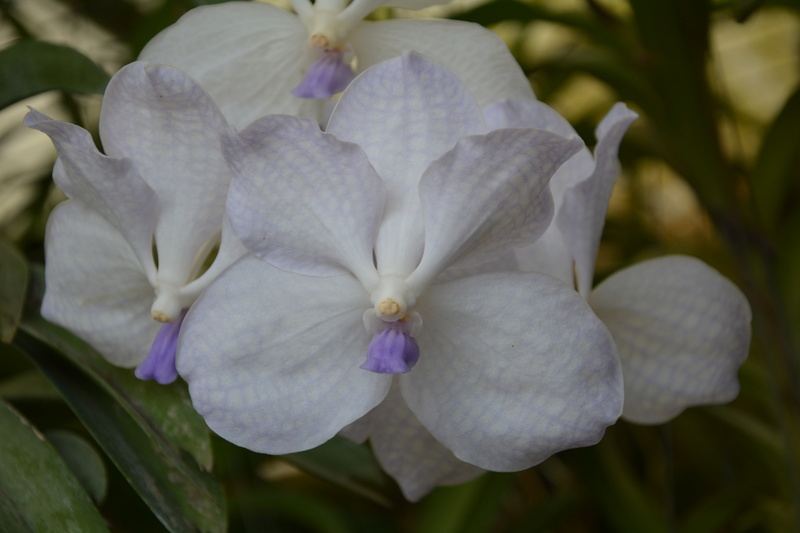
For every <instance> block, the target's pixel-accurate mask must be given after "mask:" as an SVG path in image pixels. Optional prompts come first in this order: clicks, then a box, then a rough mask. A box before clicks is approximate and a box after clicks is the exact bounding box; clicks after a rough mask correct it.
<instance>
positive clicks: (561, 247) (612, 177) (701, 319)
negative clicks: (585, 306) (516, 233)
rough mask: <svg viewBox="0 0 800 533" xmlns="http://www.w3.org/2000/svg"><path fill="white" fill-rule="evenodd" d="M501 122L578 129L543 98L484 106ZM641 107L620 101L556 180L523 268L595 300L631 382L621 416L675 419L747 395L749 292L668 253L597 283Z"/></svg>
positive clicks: (491, 119) (568, 132)
mask: <svg viewBox="0 0 800 533" xmlns="http://www.w3.org/2000/svg"><path fill="white" fill-rule="evenodd" d="M485 116H486V119H487V123H489V124H490V126H491V127H493V128H508V127H539V128H543V129H546V130H549V131H553V132H555V133H558V134H560V135H563V136H566V137H575V136H577V134H576V133H575V132H574V130H573V129H572V127H571V126H570V125H569V124H568V123H567V122H566V121H565V120H564V119H563V118H562V117H561V116H559V115H558V114H557V113H556V112H555V111H553V110H552V109H550V108H549V107H547V106H546V105H545V104H543V103H541V102H536V101H530V100H529V101H516V102H503V103H498V104H495V105H493V106H490V107H489V108H487V109H486V111H485ZM635 118H636V114H635V113H633V112H632V111H630V110H628V109H627V108H626V107H625V106H624V105H622V104H617V105H616V106H614V108H613V109H612V110H611V111H610V112H609V114H608V115H607V116H606V117H605V118H604V119H603V120H602V121H601V123H600V124H599V126H598V128H597V132H596V136H597V139H598V143H597V147H596V149H595V154H594V157H592V155H591V154H590V153H589V151H588V150H584V151H582V152H579V153H578V154H576V155H575V156H573V157H572V159H570V160H569V161H568V162H567V163H565V164H564V165H563V166H562V167H561V168H560V169H559V170H558V171H557V172H556V174H555V175H554V176H553V179H552V180H551V181H550V186H551V190H552V192H553V197H554V200H555V204H556V215H555V217H554V219H553V224H552V225H551V226H550V227H549V228H548V230H547V231H546V232H545V235H544V236H543V237H542V238H541V239H540V240H539V241H537V242H536V243H535V244H533V245H531V246H529V247H526V248H524V249H521V250H518V251H517V255H518V259H519V262H520V264H521V266H522V268H523V269H524V270H529V271H536V272H544V273H548V274H551V275H553V276H555V277H558V278H560V279H561V280H562V281H564V282H565V283H567V284H568V285H569V286H572V287H574V286H575V285H576V283H577V289H578V290H579V291H580V293H581V294H582V295H584V297H586V298H587V300H588V302H589V305H591V307H592V309H593V310H594V312H595V313H597V316H599V317H600V319H601V320H603V322H604V323H605V324H606V326H608V329H609V330H610V331H611V334H612V336H613V337H614V341H615V342H616V344H617V349H618V350H619V355H620V358H621V361H622V372H623V377H624V382H625V408H624V411H623V417H624V418H626V419H628V420H631V421H633V422H638V423H647V424H657V423H662V422H666V421H668V420H670V419H671V418H673V417H675V416H677V415H678V414H680V413H681V412H682V411H683V410H684V409H685V408H686V407H689V406H692V405H704V404H716V403H724V402H728V401H730V400H732V399H733V398H735V397H736V395H737V394H738V392H739V383H738V380H737V371H738V369H739V366H741V364H742V363H743V362H744V360H745V359H746V357H747V351H748V348H749V345H750V320H751V312H750V306H749V304H748V302H747V299H746V298H745V297H744V295H743V294H742V293H741V291H740V290H739V289H738V288H737V287H736V286H735V285H734V284H733V283H731V282H730V281H728V280H727V279H725V278H724V277H723V276H721V275H720V274H719V273H718V272H716V271H715V270H714V269H712V268H711V267H709V266H707V265H706V264H704V263H703V262H702V261H699V260H697V259H694V258H690V257H685V256H667V257H663V258H659V259H653V260H650V261H645V262H643V263H640V264H638V265H635V266H632V267H629V268H626V269H623V270H621V271H619V272H617V273H615V274H613V275H612V276H610V277H609V278H608V279H606V280H605V281H603V282H602V283H601V284H600V285H599V286H598V287H596V288H595V289H594V290H592V278H593V276H594V263H595V259H596V256H597V250H598V247H599V245H600V236H601V233H602V230H603V224H604V222H605V215H606V210H607V207H608V200H609V197H610V196H611V189H612V187H613V185H614V182H615V181H616V179H617V177H618V175H619V163H618V161H617V147H618V146H619V143H620V141H621V139H622V136H623V135H624V133H625V130H626V129H627V127H628V125H629V124H630V123H631V122H632V121H633V120H634V119H635Z"/></svg>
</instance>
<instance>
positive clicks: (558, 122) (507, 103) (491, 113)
mask: <svg viewBox="0 0 800 533" xmlns="http://www.w3.org/2000/svg"><path fill="white" fill-rule="evenodd" d="M498 100H499V99H498ZM483 118H484V119H485V120H486V126H487V127H488V128H489V129H490V130H499V129H505V128H538V129H540V130H547V131H551V132H553V133H556V134H558V135H561V136H562V137H567V138H569V137H576V136H577V133H576V132H575V129H574V128H573V127H572V126H571V125H570V123H569V122H567V120H566V119H565V118H564V117H562V116H561V115H559V114H558V111H556V110H555V109H553V108H552V107H550V106H549V105H547V104H545V103H543V102H539V101H538V100H531V99H507V100H500V101H493V103H491V104H490V105H488V106H486V107H485V108H484V110H483Z"/></svg>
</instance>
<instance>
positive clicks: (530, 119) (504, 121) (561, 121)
mask: <svg viewBox="0 0 800 533" xmlns="http://www.w3.org/2000/svg"><path fill="white" fill-rule="evenodd" d="M483 116H484V118H485V119H486V125H487V126H488V127H489V128H490V129H492V130H496V129H503V128H537V129H541V130H546V131H549V132H552V133H555V134H557V135H560V136H562V137H566V138H567V139H573V138H574V139H580V137H579V136H578V133H577V132H576V131H575V129H574V128H573V127H572V126H571V125H570V123H569V122H567V121H566V119H565V118H564V117H562V116H561V115H559V114H558V112H557V111H556V110H554V109H553V108H551V107H550V106H548V105H547V104H545V103H543V102H539V101H537V100H531V99H528V100H504V101H502V102H496V103H494V104H492V105H490V106H488V107H487V108H485V109H484V110H483ZM593 170H594V158H593V157H592V154H591V153H590V152H589V150H588V149H587V148H586V147H585V146H584V147H582V148H581V150H580V151H578V152H577V153H576V154H575V155H573V156H572V157H570V158H569V161H567V162H565V163H564V164H563V165H561V167H560V168H559V169H558V171H556V173H555V174H553V179H551V180H550V191H551V192H552V193H553V200H554V202H555V208H556V213H558V211H559V209H560V208H561V204H562V202H563V196H564V191H565V190H566V189H567V188H569V187H573V186H575V185H577V184H578V183H580V182H581V181H583V180H585V179H586V178H587V177H588V176H589V175H590V174H591V173H592V171H593Z"/></svg>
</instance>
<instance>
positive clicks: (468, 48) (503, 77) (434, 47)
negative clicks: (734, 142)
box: [348, 0, 534, 107]
mask: <svg viewBox="0 0 800 533" xmlns="http://www.w3.org/2000/svg"><path fill="white" fill-rule="evenodd" d="M410 1H412V2H414V1H417V2H418V1H419V0H410ZM348 42H349V43H350V45H351V46H352V47H353V49H354V50H355V51H356V55H357V56H358V66H359V69H361V70H363V69H365V68H367V67H369V66H371V65H374V64H376V63H379V62H380V61H384V60H386V59H389V58H392V57H396V56H399V55H401V54H402V53H404V52H409V51H411V50H414V51H416V52H419V53H421V54H424V55H426V56H428V57H430V58H431V59H434V60H436V61H438V62H440V63H441V64H443V65H444V66H446V67H447V68H448V69H450V70H451V71H452V72H453V73H454V74H455V75H456V76H458V77H459V78H460V79H461V81H462V82H464V84H465V85H466V86H467V89H469V91H470V93H471V94H472V96H473V97H474V98H475V99H476V100H477V101H478V104H479V105H480V106H481V107H484V106H486V105H488V104H490V103H492V102H495V101H498V100H503V99H506V98H533V97H534V96H533V91H532V90H531V85H530V83H529V82H528V79H527V78H526V77H525V75H524V74H523V72H522V69H521V68H520V67H519V64H517V62H516V60H515V59H514V57H513V56H512V55H511V52H509V50H508V48H507V47H506V45H505V43H504V42H503V41H502V40H501V39H500V38H499V37H498V36H497V34H495V33H494V32H493V31H491V30H487V29H486V28H484V27H482V26H480V25H478V24H473V23H470V22H460V21H455V20H419V19H415V20H411V19H395V20H386V21H380V22H369V21H365V22H362V23H360V24H359V25H358V26H356V27H355V28H354V29H353V30H352V31H351V32H350V35H349V37H348Z"/></svg>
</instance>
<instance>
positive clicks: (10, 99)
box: [0, 40, 109, 108]
mask: <svg viewBox="0 0 800 533" xmlns="http://www.w3.org/2000/svg"><path fill="white" fill-rule="evenodd" d="M0 79H2V80H3V83H2V84H0V108H4V107H6V106H8V105H10V104H13V103H15V102H18V101H20V100H22V99H24V98H27V97H29V96H33V95H35V94H39V93H43V92H45V91H50V90H53V89H60V90H62V91H65V92H68V93H96V94H102V93H103V91H104V90H105V88H106V85H107V84H108V80H109V76H108V74H106V73H105V71H103V69H101V68H100V67H99V66H97V65H96V64H94V63H93V62H92V61H91V60H90V59H89V58H87V57H86V56H84V55H83V54H81V53H80V52H78V51H77V50H74V49H72V48H68V47H66V46H59V45H56V44H51V43H45V42H40V41H34V40H22V41H17V42H16V43H14V44H12V45H11V46H9V47H8V48H5V49H3V50H0Z"/></svg>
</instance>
